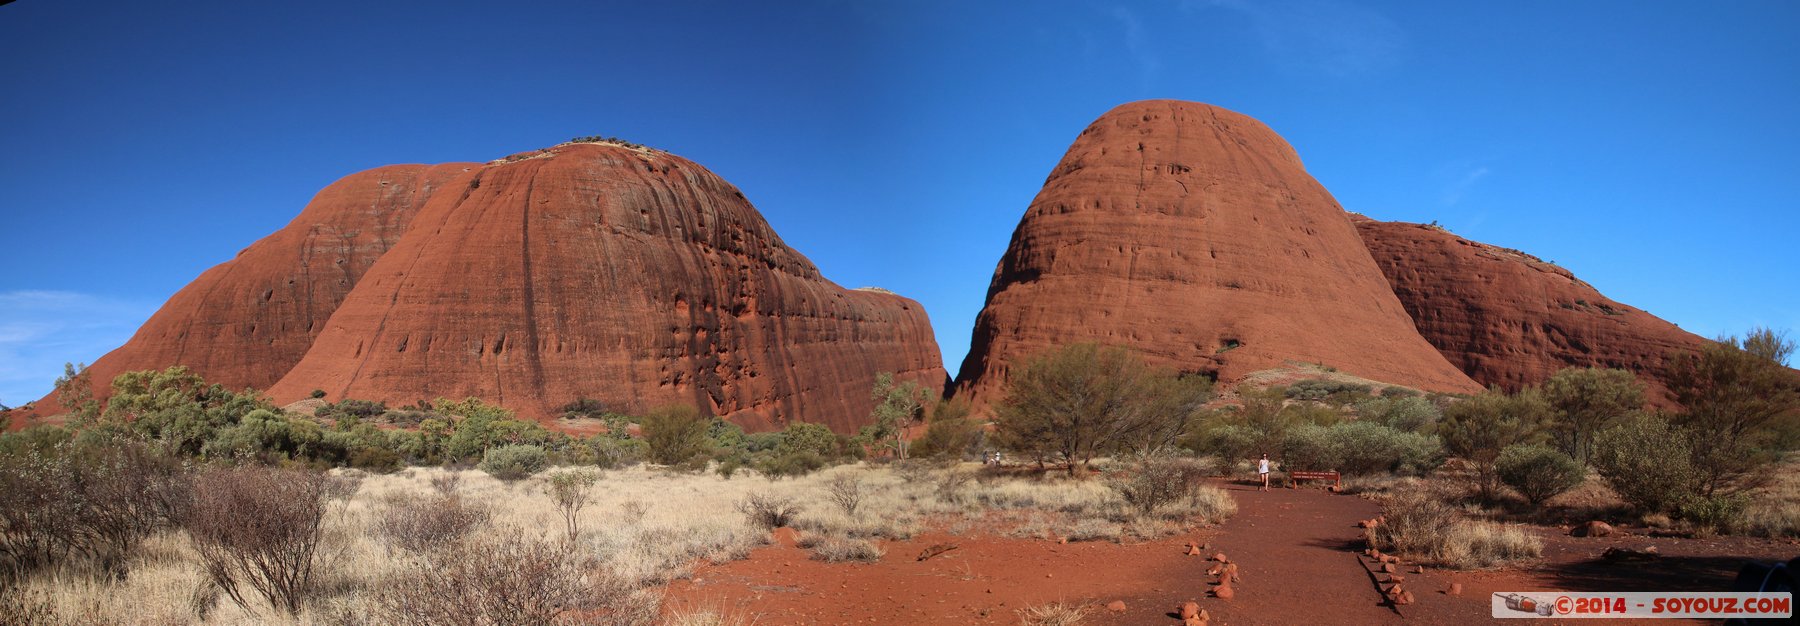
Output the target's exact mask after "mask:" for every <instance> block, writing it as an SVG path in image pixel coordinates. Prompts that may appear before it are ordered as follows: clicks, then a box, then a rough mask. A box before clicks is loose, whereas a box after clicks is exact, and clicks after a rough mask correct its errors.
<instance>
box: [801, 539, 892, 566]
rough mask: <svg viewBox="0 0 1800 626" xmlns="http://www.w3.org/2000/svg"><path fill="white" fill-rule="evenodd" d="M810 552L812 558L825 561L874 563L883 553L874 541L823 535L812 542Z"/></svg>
mask: <svg viewBox="0 0 1800 626" xmlns="http://www.w3.org/2000/svg"><path fill="white" fill-rule="evenodd" d="M812 552H813V557H812V558H814V559H817V560H820V561H825V562H827V563H842V562H846V561H855V562H859V563H874V562H877V561H880V560H881V555H882V554H883V552H882V550H881V546H878V545H875V542H873V541H870V540H868V539H857V538H853V537H825V538H823V539H822V540H820V541H819V542H818V543H815V544H813V546H812Z"/></svg>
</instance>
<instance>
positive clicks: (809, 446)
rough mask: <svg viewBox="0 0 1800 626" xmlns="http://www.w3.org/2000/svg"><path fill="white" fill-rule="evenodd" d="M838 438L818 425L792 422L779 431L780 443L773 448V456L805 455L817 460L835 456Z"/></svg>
mask: <svg viewBox="0 0 1800 626" xmlns="http://www.w3.org/2000/svg"><path fill="white" fill-rule="evenodd" d="M837 450H838V438H837V434H836V433H833V432H831V429H829V428H826V427H824V426H822V425H819V424H808V423H806V422H793V423H790V424H788V425H787V428H784V429H782V430H781V443H780V444H778V445H776V446H775V454H776V455H778V456H787V455H793V454H800V453H807V454H811V455H813V456H815V457H818V458H819V459H828V458H831V457H834V456H837Z"/></svg>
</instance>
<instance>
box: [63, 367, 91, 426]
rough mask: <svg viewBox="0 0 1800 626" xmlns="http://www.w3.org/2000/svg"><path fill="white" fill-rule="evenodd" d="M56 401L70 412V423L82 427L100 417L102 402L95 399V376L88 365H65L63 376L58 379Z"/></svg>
mask: <svg viewBox="0 0 1800 626" xmlns="http://www.w3.org/2000/svg"><path fill="white" fill-rule="evenodd" d="M56 401H57V403H59V404H61V405H62V406H63V408H64V409H67V410H68V411H69V417H70V419H69V423H70V424H72V425H75V426H82V425H85V424H90V423H93V421H94V419H95V418H98V417H100V402H99V401H98V400H95V399H94V375H93V374H91V373H89V372H88V366H87V364H86V363H82V364H79V365H77V364H74V363H64V364H63V375H62V376H61V377H59V378H57V379H56Z"/></svg>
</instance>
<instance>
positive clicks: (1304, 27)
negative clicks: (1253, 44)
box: [1181, 0, 1406, 78]
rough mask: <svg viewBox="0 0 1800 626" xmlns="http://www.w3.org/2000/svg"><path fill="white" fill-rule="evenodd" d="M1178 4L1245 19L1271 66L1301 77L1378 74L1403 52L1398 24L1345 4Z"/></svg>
mask: <svg viewBox="0 0 1800 626" xmlns="http://www.w3.org/2000/svg"><path fill="white" fill-rule="evenodd" d="M1181 6H1182V8H1183V9H1184V10H1187V11H1190V12H1193V11H1203V10H1206V9H1225V10H1230V11H1234V12H1237V13H1239V14H1242V15H1244V16H1245V17H1248V18H1249V19H1250V24H1251V27H1252V28H1254V29H1255V31H1256V35H1257V38H1258V39H1259V40H1261V42H1262V44H1263V48H1264V50H1265V51H1267V52H1268V53H1269V54H1270V56H1271V57H1272V59H1273V60H1274V61H1275V63H1276V64H1277V65H1279V66H1281V67H1283V68H1286V69H1288V70H1291V71H1296V72H1301V73H1309V74H1311V73H1322V74H1325V75H1328V76H1332V77H1336V78H1350V77H1355V76H1360V75H1364V74H1369V73H1374V72H1379V71H1382V70H1386V69H1388V68H1390V67H1393V66H1394V65H1397V64H1398V63H1399V62H1400V60H1401V58H1402V57H1403V56H1404V53H1405V50H1406V32H1405V30H1404V29H1402V28H1401V27H1400V24H1399V23H1398V22H1395V21H1394V20H1393V19H1391V18H1389V17H1387V16H1386V15H1383V14H1381V13H1380V12H1378V11H1375V10H1374V9H1370V8H1368V7H1365V6H1362V5H1359V4H1356V3H1354V2H1348V1H1345V0H1255V1H1246V0H1184V1H1183V2H1182V4H1181Z"/></svg>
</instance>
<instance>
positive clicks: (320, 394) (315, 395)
mask: <svg viewBox="0 0 1800 626" xmlns="http://www.w3.org/2000/svg"><path fill="white" fill-rule="evenodd" d="M306 397H308V398H312V399H314V400H318V399H320V398H324V397H325V390H324V389H314V390H312V393H310V394H307V395H306Z"/></svg>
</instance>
